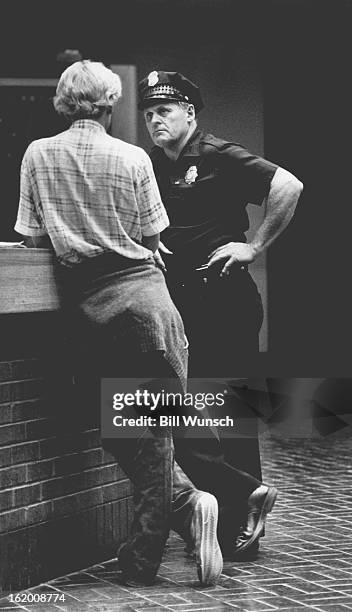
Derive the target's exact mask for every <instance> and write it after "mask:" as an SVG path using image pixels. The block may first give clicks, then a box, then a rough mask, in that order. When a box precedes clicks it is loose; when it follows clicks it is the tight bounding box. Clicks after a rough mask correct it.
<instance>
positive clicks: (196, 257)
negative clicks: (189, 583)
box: [138, 70, 302, 495]
mask: <svg viewBox="0 0 352 612" xmlns="http://www.w3.org/2000/svg"><path fill="white" fill-rule="evenodd" d="M138 94H139V100H138V107H139V109H140V110H142V111H143V113H144V118H145V122H146V126H147V129H148V132H149V134H150V136H151V138H152V141H153V143H154V145H155V146H154V147H153V149H152V151H151V159H152V162H153V167H154V172H155V175H156V178H157V181H158V185H159V189H160V191H161V195H162V200H163V203H164V205H165V207H166V209H167V212H168V216H169V219H170V226H169V227H168V228H167V230H165V231H164V232H163V234H162V242H163V245H162V248H161V250H162V252H163V253H162V257H163V260H164V262H165V266H166V269H167V274H166V278H167V282H168V286H169V290H170V293H171V296H172V298H173V300H174V302H175V304H176V305H177V307H178V309H179V311H180V312H181V315H182V318H183V321H184V324H185V328H186V333H187V335H188V338H189V342H190V354H189V355H190V361H189V374H190V376H191V377H196V376H197V377H234V376H236V375H237V372H238V367H240V368H241V370H242V371H243V370H244V368H245V367H246V366H247V365H250V364H251V363H252V361H253V358H255V356H256V355H257V354H258V352H259V340H258V338H259V331H260V327H261V324H262V320H263V308H262V303H261V298H260V295H259V292H258V290H257V287H256V285H255V283H254V281H253V279H252V277H251V275H250V273H249V272H248V264H251V263H252V262H253V261H254V260H255V259H256V258H257V257H258V256H259V255H260V254H261V253H262V252H263V251H264V250H265V249H266V248H267V247H268V245H269V244H270V243H271V242H273V240H274V239H275V238H276V237H277V236H278V235H279V234H280V233H281V231H282V230H283V229H284V228H285V227H286V226H287V224H288V223H289V221H290V219H291V218H292V215H293V213H294V210H295V207H296V204H297V201H298V198H299V195H300V193H301V191H302V184H301V182H300V181H299V180H298V179H297V178H295V177H294V176H293V175H292V174H291V173H290V172H288V171H286V170H284V169H283V168H280V167H278V166H277V165H275V164H273V163H271V162H269V161H267V160H265V159H263V158H261V157H258V156H257V155H254V154H252V153H250V152H249V151H248V150H246V149H245V148H244V147H242V146H241V145H239V144H236V143H232V142H228V141H226V140H223V139H220V138H217V137H215V136H213V135H211V134H207V133H205V132H203V131H201V130H200V129H199V128H198V125H197V116H198V113H199V112H200V111H201V110H202V108H203V106H204V105H203V101H202V97H201V93H200V90H199V88H198V87H197V85H195V84H194V83H192V82H191V81H190V80H189V79H187V78H186V77H185V76H183V75H182V74H180V73H178V72H164V71H156V70H154V71H152V72H151V73H150V74H149V75H148V76H147V77H146V78H144V79H143V80H142V81H141V82H140V83H139V89H138ZM249 202H250V203H253V204H258V205H260V204H264V206H265V214H264V219H263V221H262V223H261V225H260V227H259V228H258V229H257V231H256V233H255V235H254V237H253V239H252V241H251V242H247V241H246V236H245V232H246V231H247V230H248V228H249V220H248V215H247V212H246V206H247V204H248V203H249ZM163 260H161V259H160V264H161V265H163V263H164V262H163ZM233 442H234V441H233V440H230V441H229V440H227V441H226V442H225V441H222V444H221V450H219V448H217V450H216V444H215V442H214V440H209V441H207V442H206V441H204V440H202V441H201V440H194V441H193V445H192V448H191V447H190V445H189V444H188V446H187V448H186V447H185V446H184V447H183V448H182V458H181V457H179V461H181V463H182V465H183V467H184V469H185V470H186V471H187V473H188V475H189V476H190V477H191V478H192V480H193V481H194V482H195V484H199V483H200V482H202V483H203V485H204V484H208V487H209V488H210V489H212V490H214V489H215V483H213V484H214V486H212V484H211V483H210V481H209V478H208V477H209V471H208V470H207V469H206V465H209V462H210V463H211V462H212V461H216V460H218V459H219V453H220V454H221V453H225V458H226V459H227V460H228V461H229V462H230V463H231V462H232V463H233V462H234V461H235V456H236V457H237V458H236V462H237V461H238V458H239V455H238V452H237V455H236V452H234V446H236V447H237V451H238V448H241V444H240V441H237V443H236V444H234V443H233ZM245 444H246V449H247V452H246V453H245V454H246V458H244V457H243V456H242V465H240V466H238V462H237V467H241V468H242V469H245V470H246V471H248V472H252V473H253V475H254V476H255V477H256V478H258V479H259V480H261V474H260V461H259V453H258V444H257V439H256V438H255V439H254V442H253V440H252V444H254V445H253V446H252V449H251V448H250V445H249V444H248V441H246V442H245ZM248 450H249V453H248ZM176 453H177V448H176ZM241 454H242V455H244V453H241ZM205 460H206V462H207V463H204V461H205ZM249 464H250V465H249ZM248 467H249V468H250V469H248ZM205 481H206V482H205ZM217 486H218V485H217ZM217 495H218V490H217ZM220 495H221V493H220Z"/></svg>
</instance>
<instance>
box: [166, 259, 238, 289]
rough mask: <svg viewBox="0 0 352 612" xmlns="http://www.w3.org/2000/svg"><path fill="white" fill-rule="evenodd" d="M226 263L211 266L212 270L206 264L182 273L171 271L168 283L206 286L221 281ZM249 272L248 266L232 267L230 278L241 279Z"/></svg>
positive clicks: (167, 276)
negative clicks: (222, 270) (221, 274)
mask: <svg viewBox="0 0 352 612" xmlns="http://www.w3.org/2000/svg"><path fill="white" fill-rule="evenodd" d="M223 265H224V263H223V262H222V263H221V266H211V267H210V268H209V267H208V266H207V265H206V264H205V265H203V266H200V267H199V268H194V269H193V270H184V271H182V272H175V271H171V272H170V273H168V272H167V273H166V278H167V280H168V282H170V283H171V284H175V285H180V286H184V285H186V284H187V285H188V284H190V283H196V284H197V283H198V284H199V283H200V284H202V285H203V284H206V283H208V282H211V281H218V280H219V279H220V272H221V269H222V267H223ZM246 272H248V265H247V264H245V265H242V266H232V268H231V271H230V275H229V278H241V277H242V276H243V274H244V273H246Z"/></svg>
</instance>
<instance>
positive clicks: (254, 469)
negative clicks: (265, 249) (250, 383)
mask: <svg viewBox="0 0 352 612" xmlns="http://www.w3.org/2000/svg"><path fill="white" fill-rule="evenodd" d="M166 278H167V282H168V287H169V290H170V294H171V297H172V299H173V301H174V303H175V304H176V306H177V308H178V310H179V312H180V314H181V316H182V319H183V322H184V326H185V331H186V334H187V337H188V340H189V386H190V385H192V379H194V378H206V379H214V378H215V379H226V380H228V379H231V378H232V379H233V378H236V377H238V372H241V375H242V376H243V372H244V371H246V370H247V371H251V370H250V369H248V368H250V367H251V366H252V362H253V357H254V358H255V357H256V356H257V355H258V353H259V342H258V335H259V330H260V327H261V324H262V321H263V307H262V302H261V298H260V295H259V293H258V290H257V287H256V285H255V283H254V281H253V279H252V277H251V276H250V274H249V273H248V271H247V270H241V269H240V268H237V269H236V268H235V269H234V270H233V271H232V273H231V274H230V275H229V276H228V277H225V278H220V277H219V271H218V270H217V271H216V272H215V273H214V274H208V275H207V276H206V273H205V272H204V271H203V272H201V271H200V272H193V273H190V274H188V275H184V276H183V278H182V279H181V278H178V277H177V275H175V274H172V273H171V274H169V275H168V274H167V275H166ZM208 413H209V415H210V416H212V417H221V416H224V415H226V414H227V415H229V416H232V417H233V418H234V420H235V424H236V425H235V430H234V431H233V432H229V428H228V427H227V428H224V431H221V429H220V430H219V431H218V436H219V437H218V439H216V437H215V436H214V435H213V433H212V432H209V437H208V438H206V437H204V438H199V437H198V438H193V439H175V449H176V459H177V461H178V462H179V464H180V465H181V466H182V468H183V470H184V471H185V472H186V473H187V475H188V476H189V477H190V478H191V480H192V481H193V482H194V484H195V485H196V486H197V487H199V488H203V489H206V490H207V491H209V492H211V493H213V494H214V495H215V496H216V497H217V499H218V501H219V506H220V521H219V541H220V544H221V545H222V547H223V548H225V543H228V542H230V541H231V538H232V537H235V536H236V534H237V533H238V531H239V528H240V525H241V524H242V523H243V520H244V517H245V513H246V508H247V498H248V496H249V494H250V493H251V492H252V491H253V490H254V489H255V488H256V487H257V486H258V485H259V483H260V482H261V480H262V473H261V464H260V453H259V442H258V431H257V418H256V414H255V413H254V412H253V411H252V410H251V408H250V407H249V406H248V405H246V404H245V403H244V401H243V400H242V398H241V397H240V396H239V395H238V394H236V392H235V391H234V392H233V393H230V394H229V396H228V398H227V399H226V400H225V405H224V406H222V407H221V408H219V407H216V406H215V407H214V408H208ZM225 429H226V431H225ZM238 470H240V471H241V472H242V473H243V474H244V475H245V476H246V477H244V478H242V479H240V480H239V479H238Z"/></svg>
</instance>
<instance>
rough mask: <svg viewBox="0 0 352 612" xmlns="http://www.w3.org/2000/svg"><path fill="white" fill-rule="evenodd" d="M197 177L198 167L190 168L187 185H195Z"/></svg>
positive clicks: (186, 178) (186, 177)
mask: <svg viewBox="0 0 352 612" xmlns="http://www.w3.org/2000/svg"><path fill="white" fill-rule="evenodd" d="M197 176H198V170H197V166H190V167H189V168H188V170H187V172H186V174H185V183H187V185H190V184H191V183H194V181H195V180H196V178H197Z"/></svg>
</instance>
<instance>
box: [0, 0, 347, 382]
mask: <svg viewBox="0 0 352 612" xmlns="http://www.w3.org/2000/svg"><path fill="white" fill-rule="evenodd" d="M351 10H352V5H351V1H350V0H329V1H324V0H323V1H319V0H246V1H243V2H242V1H240V0H170V1H169V0H126V1H125V0H122V1H121V0H120V1H119V2H114V3H112V2H110V3H109V2H106V3H104V4H103V3H102V4H101V6H100V7H99V9H98V8H95V9H94V10H93V8H92V7H91V6H90V5H88V4H87V3H81V2H71V3H70V4H68V3H60V5H56V4H55V3H52V2H46V3H44V2H33V1H32V2H27V3H22V2H18V1H17V2H11V3H10V2H3V3H2V5H1V11H2V23H3V36H2V38H1V41H0V77H16V76H17V77H21V76H31V77H53V76H57V75H58V73H59V68H58V65H57V63H56V59H55V58H56V54H57V52H58V51H61V50H63V49H66V48H74V49H76V48H78V49H79V50H80V51H81V52H82V54H83V56H84V57H87V58H92V59H100V60H102V61H104V62H105V63H106V64H124V63H126V64H134V65H136V66H137V76H138V77H139V76H143V75H144V74H145V73H147V72H148V71H149V70H152V69H154V68H156V67H160V68H162V67H166V66H167V68H168V69H171V70H172V69H175V70H176V69H177V70H181V71H183V72H185V73H186V74H187V75H189V76H190V77H191V78H193V79H194V80H195V81H197V82H198V83H199V84H200V86H201V87H202V89H203V90H204V94H205V98H206V102H207V109H206V110H204V113H202V116H201V123H202V124H204V125H206V126H207V127H208V128H209V129H210V130H211V131H214V132H216V133H217V134H218V135H220V136H222V135H223V136H229V137H231V138H235V139H237V140H239V141H241V142H243V144H245V145H247V146H248V147H249V148H252V149H253V150H256V151H257V152H261V151H260V148H261V146H262V145H263V143H262V141H261V137H260V136H259V138H258V134H260V132H261V127H262V124H261V120H262V116H263V115H262V107H261V105H262V103H264V151H265V156H266V157H267V158H269V159H271V160H272V161H275V162H277V163H279V164H280V165H282V166H283V167H286V168H288V169H289V170H291V171H292V172H293V173H295V174H297V176H298V177H299V178H301V180H303V182H304V184H305V191H304V194H303V196H302V198H301V201H300V205H299V207H298V210H297V214H296V217H295V219H294V221H293V222H292V224H291V225H290V227H289V228H288V229H287V230H286V231H285V233H284V234H283V236H282V237H280V238H279V239H278V240H277V242H276V243H275V244H274V245H273V246H272V247H271V249H270V251H269V255H268V282H269V338H270V344H269V349H270V350H269V353H268V354H267V355H263V361H262V363H261V364H260V368H261V369H263V368H264V369H265V370H266V375H270V374H272V375H274V376H285V375H286V376H287V375H289V376H334V375H346V376H348V375H349V374H350V363H351V350H350V344H351V340H352V338H351V336H352V334H351V322H350V312H351V306H352V303H351V302H352V300H351V292H350V281H349V277H350V246H349V245H350V224H349V221H350V219H349V217H350V215H349V211H350V190H349V175H350V172H349V158H350V152H349V144H348V133H349V129H350V128H349V124H350V122H349V116H350V108H351V104H350V101H349V95H348V87H347V85H348V77H349V75H350V73H351V42H350V40H351V37H350V31H351ZM243 79H244V81H243ZM239 82H246V85H247V86H246V88H245V90H243V88H240V89H239V88H238V87H236V84H238V83H239ZM234 99H235V100H236V104H235V107H233V106H232V104H231V101H232V100H234ZM258 121H259V123H260V125H258ZM138 142H139V144H140V145H141V146H145V147H146V148H147V147H148V146H149V143H148V140H147V137H146V134H145V131H144V128H143V126H142V124H140V125H139V127H138ZM252 374H253V375H255V373H254V372H253V373H252ZM260 374H262V371H261V372H260Z"/></svg>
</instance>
